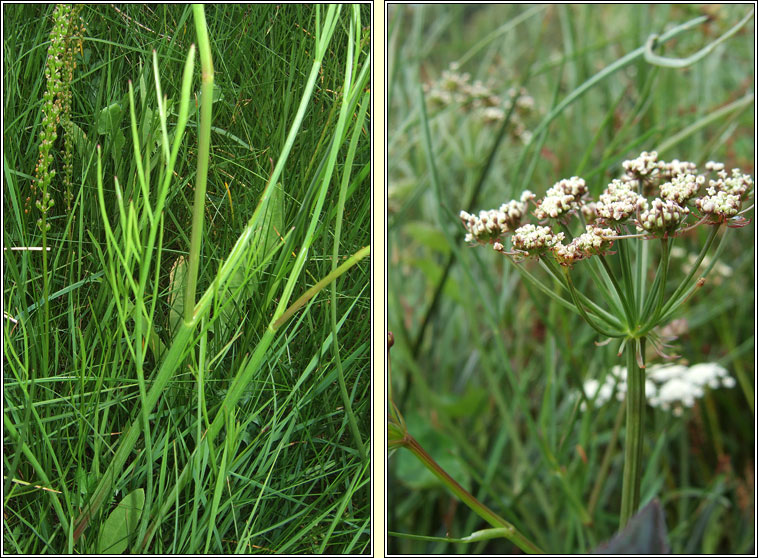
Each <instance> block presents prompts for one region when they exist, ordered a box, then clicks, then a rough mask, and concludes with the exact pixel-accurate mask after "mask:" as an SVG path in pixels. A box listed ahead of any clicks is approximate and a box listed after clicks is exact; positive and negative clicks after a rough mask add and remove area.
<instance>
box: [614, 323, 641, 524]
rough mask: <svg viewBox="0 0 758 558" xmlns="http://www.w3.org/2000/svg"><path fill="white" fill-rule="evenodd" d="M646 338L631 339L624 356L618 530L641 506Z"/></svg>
mask: <svg viewBox="0 0 758 558" xmlns="http://www.w3.org/2000/svg"><path fill="white" fill-rule="evenodd" d="M645 340H646V338H645V337H641V338H639V339H636V340H633V343H632V346H631V347H629V348H628V349H627V353H626V441H625V444H626V448H625V452H624V480H623V485H622V489H621V519H620V524H619V530H620V529H623V528H624V526H625V525H626V524H627V523H628V522H629V519H631V517H632V516H633V515H634V514H635V513H637V509H638V508H639V507H640V484H641V481H642V433H643V431H644V428H643V425H644V421H645Z"/></svg>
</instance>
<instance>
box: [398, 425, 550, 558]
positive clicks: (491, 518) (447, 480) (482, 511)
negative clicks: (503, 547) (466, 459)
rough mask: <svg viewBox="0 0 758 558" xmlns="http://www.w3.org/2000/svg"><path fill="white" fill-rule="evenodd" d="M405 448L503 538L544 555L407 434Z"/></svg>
mask: <svg viewBox="0 0 758 558" xmlns="http://www.w3.org/2000/svg"><path fill="white" fill-rule="evenodd" d="M401 445H403V446H404V447H406V448H408V449H409V450H410V451H411V452H412V453H413V455H415V456H416V457H417V458H418V459H419V460H420V461H421V462H422V463H423V464H424V465H425V466H426V468H427V469H429V470H430V471H431V472H432V473H434V474H435V475H436V476H437V478H439V479H440V480H441V481H442V482H443V483H444V484H445V486H447V487H448V488H449V489H450V490H451V491H452V492H453V493H454V494H455V495H456V496H457V497H458V498H460V500H461V501H462V502H463V503H464V504H466V505H467V506H468V507H469V508H471V509H472V510H473V511H474V512H476V514H477V515H478V516H479V517H481V518H482V519H484V520H485V521H486V522H487V523H489V524H490V525H492V526H493V527H496V528H498V529H503V532H502V536H503V537H505V538H506V539H508V540H509V541H511V542H512V543H513V544H515V545H516V546H518V547H519V548H520V549H521V550H523V551H524V552H526V553H528V554H544V551H542V550H541V549H540V548H539V547H538V546H537V545H535V544H534V543H533V542H532V541H530V540H529V539H527V538H526V537H525V536H524V535H523V534H521V533H520V532H519V531H518V530H517V529H516V527H514V526H513V525H512V524H511V523H509V522H508V521H506V520H505V519H503V518H502V517H500V516H499V515H497V514H496V513H495V512H494V511H492V510H491V509H489V508H488V507H487V506H485V505H484V504H482V503H481V502H480V501H479V500H477V499H476V498H475V497H474V496H473V495H472V494H471V493H470V492H469V491H468V490H466V489H465V488H463V487H462V486H461V485H460V484H458V482H456V480H455V479H454V478H453V477H451V476H450V475H448V474H447V472H446V471H445V470H444V469H443V468H442V467H440V466H439V465H438V464H437V462H436V461H435V460H434V459H433V458H432V456H431V455H429V454H428V453H426V451H425V450H424V448H422V447H421V446H420V445H419V443H418V442H417V441H416V440H415V439H414V438H413V436H411V435H410V434H408V433H407V432H406V433H405V436H404V437H403V439H402V443H401Z"/></svg>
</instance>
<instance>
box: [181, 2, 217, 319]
mask: <svg viewBox="0 0 758 558" xmlns="http://www.w3.org/2000/svg"><path fill="white" fill-rule="evenodd" d="M192 11H193V14H194V16H195V29H196V31H197V48H198V51H199V52H200V67H201V69H202V75H203V77H202V83H203V86H202V95H201V97H202V98H201V99H200V123H199V125H198V146H197V182H196V183H195V201H194V205H193V206H192V236H191V238H190V252H189V260H188V267H187V269H188V271H187V292H186V294H185V296H184V321H185V322H190V321H192V314H193V312H194V310H195V288H196V286H197V273H198V270H199V268H200V243H201V242H202V235H203V218H204V217H205V187H206V185H207V183H208V157H209V155H210V143H211V112H212V109H213V60H212V58H211V43H210V40H209V39H208V26H207V25H206V22H205V11H204V8H203V5H202V4H194V5H193V6H192Z"/></svg>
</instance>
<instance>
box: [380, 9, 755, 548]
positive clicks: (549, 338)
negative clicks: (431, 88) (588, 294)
mask: <svg viewBox="0 0 758 558" xmlns="http://www.w3.org/2000/svg"><path fill="white" fill-rule="evenodd" d="M748 8H749V7H748V6H745V5H742V6H738V5H646V6H643V5H627V6H610V5H603V6H601V5H592V6H589V5H585V6H571V5H562V6H528V5H476V6H465V5H439V6H433V5H412V6H411V5H392V6H390V7H389V12H388V13H389V19H388V23H387V29H388V42H387V44H388V53H387V57H388V70H389V75H388V130H387V137H388V149H389V151H388V161H389V163H388V182H389V185H388V322H389V329H390V331H392V332H393V333H394V335H395V345H394V347H393V348H392V351H391V365H392V378H391V380H392V391H393V395H394V401H395V403H396V404H397V405H398V407H399V409H400V411H401V412H402V413H403V415H404V417H405V419H406V421H407V423H408V427H409V432H410V434H411V435H413V436H414V437H416V438H417V439H418V440H419V442H420V443H421V445H422V446H424V447H425V449H426V450H427V451H429V453H431V454H432V456H433V457H435V459H437V460H438V462H439V463H440V464H441V465H442V466H443V467H444V468H445V469H446V470H447V471H448V472H449V473H451V474H452V476H453V477H455V478H456V479H457V480H458V481H459V482H460V483H461V484H462V485H463V486H464V487H466V488H467V489H469V490H470V491H471V492H472V493H473V494H474V495H475V496H476V497H477V498H479V499H480V500H481V501H483V502H484V503H486V504H487V505H488V506H489V507H491V508H492V509H493V510H494V511H496V512H497V513H499V514H500V515H502V516H503V517H504V518H505V519H507V520H509V521H511V522H513V523H514V524H515V525H516V526H517V527H518V529H519V530H521V531H522V532H523V533H524V534H525V535H526V536H527V537H528V538H530V539H531V540H532V541H534V542H535V543H536V544H538V545H539V546H540V547H542V548H543V549H545V550H546V551H548V552H554V553H575V552H588V551H590V550H591V549H592V548H594V547H595V546H596V545H598V544H599V543H601V542H602V541H604V540H607V539H609V538H610V537H611V536H612V535H613V533H614V531H615V529H616V527H617V525H618V515H617V514H618V510H619V503H620V496H621V475H622V466H623V452H622V451H621V447H622V446H621V443H622V442H623V432H622V433H621V442H616V446H617V450H616V451H614V452H612V454H611V455H612V459H611V461H610V463H609V467H610V469H609V476H608V477H607V480H606V481H605V483H604V484H603V485H602V486H595V484H594V483H595V479H596V478H597V476H598V471H599V469H600V466H601V461H602V458H603V455H604V452H605V451H606V448H607V447H608V445H609V443H610V442H611V441H612V436H613V431H614V424H615V423H616V421H617V418H618V416H619V410H620V409H621V408H622V404H621V403H619V402H614V401H612V402H610V403H608V404H606V405H603V406H600V407H597V408H592V407H591V406H590V408H589V410H587V411H586V412H582V411H579V409H578V402H577V399H576V396H575V394H576V393H577V390H579V389H580V387H581V384H582V382H583V381H584V380H586V379H590V378H596V379H599V380H602V379H603V378H604V377H605V375H606V374H608V372H609V370H610V368H611V367H612V366H613V365H615V364H623V362H622V359H620V358H618V357H617V356H616V352H617V350H618V344H617V343H611V344H609V345H607V346H604V347H597V346H595V342H596V341H602V339H599V338H598V337H597V335H596V334H595V333H594V331H592V330H591V329H590V328H589V327H588V326H586V324H585V323H584V322H583V321H582V320H581V318H579V317H578V316H576V315H574V314H570V313H567V312H565V311H563V310H562V309H560V308H559V307H556V305H555V304H554V303H552V302H551V301H550V300H546V299H545V297H542V296H540V295H539V293H535V292H530V290H529V289H527V288H526V287H525V286H524V285H523V283H522V282H521V281H520V279H519V275H518V273H516V271H515V270H514V269H512V265H511V264H510V263H509V262H508V261H507V260H506V259H505V258H503V257H502V256H499V255H498V254H495V253H494V252H493V251H491V250H484V249H474V248H469V247H467V246H465V245H464V243H463V228H462V227H461V226H460V222H459V220H458V219H457V214H458V212H459V211H460V210H461V209H465V210H466V211H469V212H474V211H477V210H479V209H482V208H489V207H497V206H499V205H500V204H501V203H503V202H505V201H507V200H510V199H512V198H515V197H518V194H519V193H520V192H521V191H522V190H524V189H530V190H532V191H533V192H535V193H536V194H537V195H538V196H541V195H543V194H544V192H545V190H546V189H547V188H549V187H550V186H552V185H553V184H554V183H555V182H556V181H558V180H559V179H561V178H566V177H570V176H573V175H579V176H582V177H584V178H585V179H586V180H587V183H588V187H589V188H590V192H591V195H592V196H593V197H595V196H597V195H598V194H599V193H600V192H601V191H602V189H603V188H604V187H605V185H606V184H607V183H608V182H609V181H610V179H611V178H613V177H616V176H618V175H619V174H620V168H621V167H620V163H621V161H623V160H625V159H629V158H633V157H636V156H637V155H638V154H639V153H640V152H641V151H643V150H648V151H649V150H652V149H658V151H659V153H660V156H661V158H662V159H665V160H672V159H675V158H678V159H679V160H688V161H694V162H696V163H698V165H699V167H700V168H702V165H703V164H704V163H705V162H706V161H708V160H715V161H721V162H723V163H725V164H726V166H727V168H734V167H739V168H740V169H742V170H743V171H744V172H747V173H750V174H753V173H754V149H755V146H754V139H755V121H754V101H753V94H754V90H753V87H754V83H755V76H754V67H755V59H754V40H753V37H754V20H751V22H750V23H748V24H747V25H746V26H745V27H743V28H742V29H741V30H739V31H738V32H737V33H736V34H735V35H734V36H732V37H731V38H730V39H729V40H727V41H726V42H724V43H722V44H720V45H719V46H717V47H716V48H715V49H714V50H713V51H712V52H711V53H710V54H709V55H708V56H706V57H705V58H703V59H702V60H700V61H699V62H697V63H695V64H693V65H690V66H688V67H686V68H682V69H672V68H663V67H656V66H652V65H649V64H647V63H646V62H645V61H644V59H643V58H642V57H639V58H637V59H636V60H634V61H633V62H632V63H630V64H629V65H626V66H625V67H623V68H621V69H620V70H618V71H616V72H614V73H613V74H611V75H609V76H608V77H606V78H605V79H602V80H599V81H597V82H596V83H594V84H593V85H592V86H591V87H589V89H588V90H587V91H586V92H585V93H584V94H583V95H581V96H580V97H578V98H577V99H576V100H575V101H574V102H572V103H570V104H569V105H568V106H566V107H564V108H562V109H560V110H558V111H557V114H556V117H555V119H554V120H552V122H550V123H548V124H546V125H545V126H543V127H542V128H540V127H539V126H540V123H541V122H542V121H543V119H544V118H545V115H547V114H548V113H550V111H551V110H553V109H554V108H555V107H556V106H558V105H559V104H560V103H561V102H562V101H563V100H564V99H566V98H567V97H568V96H569V95H570V94H571V93H572V92H573V91H575V90H576V89H577V88H578V87H580V86H581V85H582V84H584V83H586V82H587V80H589V79H591V78H592V77H593V76H595V75H596V74H598V72H601V71H602V70H603V69H604V68H607V67H608V66H610V65H611V64H613V63H614V62H616V61H617V60H619V59H620V58H622V57H623V56H625V55H627V54H628V53H630V52H632V51H634V50H635V49H637V48H639V47H641V46H643V45H644V44H645V42H646V41H647V39H648V37H649V36H650V34H651V33H658V34H661V33H662V32H663V31H664V30H666V29H668V28H670V27H673V26H674V25H678V24H681V23H684V22H687V21H690V20H692V19H694V18H697V17H700V16H707V17H708V19H707V21H705V22H703V23H700V24H699V25H697V26H695V27H694V28H692V29H690V30H688V31H686V32H684V33H682V34H680V35H678V36H677V37H676V38H675V39H674V40H672V41H670V42H667V43H665V44H664V45H663V46H661V47H658V49H657V50H656V53H657V54H663V55H665V56H669V57H686V56H689V55H691V54H692V53H694V52H696V51H698V50H699V49H700V48H702V47H703V46H705V45H706V44H708V43H710V42H711V41H714V40H715V39H716V38H717V37H719V36H720V35H722V34H723V33H725V32H726V31H727V30H729V29H730V28H731V27H732V26H733V25H735V24H736V23H737V22H738V21H739V20H741V19H742V18H743V17H745V16H746V14H747V13H748V11H749V9H748ZM451 63H458V64H459V70H458V71H459V72H461V73H462V72H466V73H469V74H470V75H471V81H474V80H481V81H482V82H483V83H485V84H488V85H489V86H490V87H491V88H492V89H493V91H494V92H495V93H496V94H498V95H501V96H502V97H505V95H506V92H507V91H508V89H509V88H511V87H518V86H520V85H521V84H524V85H525V87H526V90H527V92H528V95H530V96H531V97H532V98H533V99H534V110H533V111H532V114H531V116H530V117H527V118H526V119H525V124H526V127H527V129H529V130H532V131H536V132H537V134H536V135H535V136H534V137H533V138H528V137H524V138H522V139H519V138H514V137H511V136H509V135H508V134H506V135H505V136H504V137H503V139H502V141H501V142H500V143H499V144H497V147H495V146H496V143H497V141H498V132H499V125H498V124H495V125H492V124H486V123H483V122H482V121H481V120H477V119H476V118H475V117H474V115H473V114H472V113H471V112H467V111H465V110H463V109H462V107H460V106H455V104H453V105H449V106H447V107H442V108H439V107H436V106H433V105H432V103H430V102H429V99H428V93H427V111H428V114H429V126H430V128H431V138H432V141H431V143H432V158H433V160H434V162H435V166H436V168H437V170H438V173H439V178H440V182H441V184H442V187H441V188H440V190H439V191H435V189H434V188H433V187H432V182H431V180H430V167H429V165H428V160H427V155H426V154H425V148H424V138H423V127H422V114H421V106H420V90H421V88H422V87H423V85H424V84H429V83H431V82H434V81H436V80H438V79H439V78H440V76H441V74H442V72H443V71H445V70H446V69H448V68H449V67H450V64H451ZM540 131H541V132H542V133H539V132H540ZM491 155H492V157H491ZM482 179H483V181H482ZM480 182H481V187H480V186H479V184H480ZM472 199H474V200H475V201H474V203H471V200H472ZM469 203H471V205H467V204H469ZM751 215H752V214H751V213H749V214H748V217H751ZM704 232H705V231H702V230H695V231H692V232H691V233H688V234H687V235H685V236H684V237H682V238H680V239H677V241H676V242H675V246H679V247H681V248H683V249H684V250H685V251H686V252H688V253H697V252H698V251H699V248H700V247H701V245H702V239H703V238H704ZM727 234H728V235H729V236H730V238H728V239H727V241H726V242H725V248H724V251H723V254H722V257H721V260H722V261H723V262H724V263H725V264H726V265H727V266H728V271H727V273H728V276H719V275H718V274H712V275H710V276H709V278H708V281H707V282H706V284H705V286H704V287H703V288H702V289H700V290H699V291H698V292H696V293H695V295H694V296H693V297H692V298H691V299H690V300H689V301H688V302H687V303H686V304H685V305H684V306H683V307H682V308H681V309H680V311H679V312H678V315H677V317H678V318H679V319H681V320H683V321H680V322H678V324H679V325H680V326H681V327H682V328H683V329H682V333H681V335H680V336H679V338H678V340H677V342H676V345H675V351H674V352H676V353H677V354H679V355H681V356H682V357H683V359H684V360H685V361H687V362H689V363H691V364H695V363H700V362H719V363H720V364H722V365H723V366H725V367H726V368H727V369H728V370H729V371H730V372H731V373H732V374H733V375H735V377H737V378H738V379H739V380H740V382H741V383H740V385H739V386H738V387H736V388H733V389H720V390H715V391H712V392H708V393H707V394H706V396H705V397H704V398H703V399H700V400H698V402H697V404H696V406H695V407H694V408H693V409H691V410H688V411H686V412H685V413H684V414H683V416H682V417H675V416H673V415H672V414H671V413H667V412H664V411H662V410H658V409H655V410H653V409H650V408H649V411H648V413H647V416H646V430H647V432H648V436H647V439H646V447H645V470H644V478H643V484H642V499H643V505H644V503H645V502H646V501H648V500H649V499H650V498H652V497H656V498H659V499H660V500H661V501H662V503H663V505H664V509H665V513H666V524H667V527H668V530H669V539H670V545H671V548H672V551H673V552H675V553H682V552H684V553H709V552H710V553H714V552H715V553H740V552H749V551H751V549H752V547H753V545H754V533H753V509H754V502H753V494H754V477H753V471H754V462H753V455H754V444H753V440H754V427H753V425H754V407H753V399H752V393H753V391H754V388H753V386H754V353H755V347H754V331H755V322H754V284H755V272H754V245H755V244H754V239H755V227H754V225H753V224H752V223H751V224H750V225H749V226H748V227H746V228H743V229H735V230H729V231H728V232H727ZM684 263H685V259H684V258H679V259H674V260H673V261H672V267H671V271H670V274H671V275H672V277H671V279H670V284H671V285H672V287H673V286H674V285H675V284H676V278H677V277H682V273H683V270H685V268H684ZM522 265H526V266H529V265H530V263H524V264H522ZM685 271H686V270H685ZM575 276H577V277H578V276H581V271H577V272H576V274H575ZM649 359H650V360H649V362H650V364H653V363H656V362H661V360H660V358H658V357H654V355H649ZM622 430H623V429H622ZM388 478H389V485H388V489H387V490H388V502H389V510H388V528H389V530H390V532H391V533H407V534H415V535H429V536H437V537H445V536H450V537H463V536H466V535H468V534H470V533H471V532H472V531H474V530H477V529H481V528H484V527H485V526H486V525H485V524H484V522H483V521H482V520H481V519H480V518H479V517H478V516H476V515H475V514H473V512H471V511H470V510H469V509H468V508H466V507H465V506H462V505H460V504H459V503H458V502H457V501H455V500H454V499H453V498H452V497H451V496H450V495H449V494H448V493H447V492H446V491H445V490H444V489H443V488H442V487H441V486H440V484H439V483H438V481H437V480H436V479H435V478H434V477H433V476H432V475H431V474H430V473H428V471H426V470H425V469H423V467H422V466H421V465H420V464H419V463H417V462H416V461H415V460H414V458H413V457H412V456H411V455H410V454H406V453H405V452H404V451H400V452H398V453H396V454H394V455H393V456H391V457H390V460H389V473H388ZM593 493H595V498H596V504H595V505H594V506H593V505H591V504H590V499H591V496H592V494H593ZM514 549H515V547H513V546H512V545H511V544H510V543H508V542H507V541H504V540H492V541H487V542H480V543H476V544H474V545H470V546H465V545H461V544H451V543H448V542H445V541H419V540H412V539H410V538H406V537H402V536H396V535H392V534H391V535H390V537H389V552H391V553H417V554H424V553H456V552H465V553H509V552H511V551H513V550H514Z"/></svg>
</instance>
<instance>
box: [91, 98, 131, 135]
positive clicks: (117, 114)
mask: <svg viewBox="0 0 758 558" xmlns="http://www.w3.org/2000/svg"><path fill="white" fill-rule="evenodd" d="M123 115H124V113H123V111H122V110H121V105H119V104H118V103H113V104H111V105H110V106H107V107H105V108H104V109H103V110H101V111H100V115H99V116H98V117H97V133H98V134H115V133H116V132H117V131H118V126H119V124H120V123H121V117H122V116H123Z"/></svg>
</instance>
